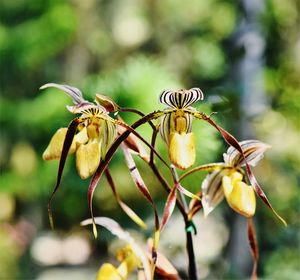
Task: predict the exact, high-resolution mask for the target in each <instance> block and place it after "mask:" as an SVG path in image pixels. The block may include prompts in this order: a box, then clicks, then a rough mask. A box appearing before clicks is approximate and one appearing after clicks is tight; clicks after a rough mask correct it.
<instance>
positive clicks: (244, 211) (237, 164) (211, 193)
mask: <svg viewBox="0 0 300 280" xmlns="http://www.w3.org/2000/svg"><path fill="white" fill-rule="evenodd" d="M239 144H240V146H241V148H242V150H243V152H244V155H245V158H246V160H247V162H248V164H249V165H251V166H256V165H257V163H258V162H259V161H260V160H261V159H262V158H263V155H264V152H265V151H266V150H267V149H268V148H270V146H269V145H267V144H265V143H262V142H260V141H258V140H246V141H242V142H240V143H239ZM223 158H224V162H218V163H212V164H207V165H202V166H199V167H196V168H195V169H193V170H190V171H189V172H188V173H187V174H190V173H193V172H195V171H210V173H209V174H208V175H207V176H206V177H205V179H204V180H203V182H202V186H201V189H202V201H201V202H202V206H203V211H204V215H205V216H207V215H208V214H209V213H211V211H213V210H214V209H215V207H216V206H217V205H218V204H219V203H220V202H221V201H222V200H223V198H224V197H225V199H226V200H227V203H228V205H229V206H230V207H231V208H232V209H233V210H234V211H236V212H237V213H239V214H240V215H242V216H245V217H247V218H250V217H252V216H253V215H254V214H255V210H256V198H255V191H254V188H253V186H251V185H248V183H247V181H246V176H245V172H244V170H243V167H244V166H245V159H244V158H243V157H242V155H241V154H240V152H239V151H237V150H236V149H235V148H233V147H229V148H228V150H227V152H226V153H224V154H223ZM187 174H185V175H184V176H183V177H185V176H187ZM181 179H182V178H181Z"/></svg>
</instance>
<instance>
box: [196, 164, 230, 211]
mask: <svg viewBox="0 0 300 280" xmlns="http://www.w3.org/2000/svg"><path fill="white" fill-rule="evenodd" d="M227 172H228V171H227V170H225V169H221V170H216V171H213V172H212V173H210V174H208V175H207V176H206V177H205V179H204V181H203V182H202V186H201V188H202V206H203V211H204V216H205V217H207V216H208V214H209V213H210V212H211V211H213V210H214V209H215V207H216V206H217V205H218V204H219V203H220V202H221V201H222V199H223V198H224V192H223V189H222V178H223V176H224V175H225V174H227Z"/></svg>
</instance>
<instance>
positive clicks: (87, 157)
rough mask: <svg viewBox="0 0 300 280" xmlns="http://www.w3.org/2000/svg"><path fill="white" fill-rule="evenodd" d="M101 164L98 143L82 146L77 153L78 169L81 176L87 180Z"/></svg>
mask: <svg viewBox="0 0 300 280" xmlns="http://www.w3.org/2000/svg"><path fill="white" fill-rule="evenodd" d="M99 163H100V149H99V143H98V142H97V141H93V142H89V143H87V144H85V145H80V146H79V148H78V149H77V151H76V167H77V171H78V174H79V176H80V177H81V178H82V179H86V178H88V177H90V176H91V175H93V174H94V173H95V171H96V169H97V167H98V165H99Z"/></svg>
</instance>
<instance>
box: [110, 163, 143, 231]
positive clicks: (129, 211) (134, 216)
mask: <svg viewBox="0 0 300 280" xmlns="http://www.w3.org/2000/svg"><path fill="white" fill-rule="evenodd" d="M105 175H106V179H107V181H108V184H109V186H110V187H111V189H112V192H113V194H114V196H115V198H116V200H117V202H118V203H119V205H120V207H121V208H122V209H123V211H124V212H125V213H126V214H127V215H128V216H129V217H130V218H131V219H132V220H133V221H134V222H135V223H136V224H137V225H139V226H140V227H141V228H143V229H146V228H147V225H146V224H145V223H144V221H143V220H142V219H141V218H140V217H139V216H138V215H137V214H136V213H135V212H134V211H133V210H132V209H131V208H130V207H129V206H128V205H127V204H126V203H124V202H123V201H122V200H121V197H120V195H119V194H118V193H117V190H116V186H115V183H114V180H113V178H112V176H111V173H110V171H109V169H108V168H107V169H106V170H105Z"/></svg>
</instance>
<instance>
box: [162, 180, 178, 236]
mask: <svg viewBox="0 0 300 280" xmlns="http://www.w3.org/2000/svg"><path fill="white" fill-rule="evenodd" d="M176 190H177V184H175V186H174V187H173V189H172V190H171V191H170V193H169V195H168V198H167V201H166V204H165V207H164V212H163V217H162V220H161V225H160V231H162V230H163V228H164V227H165V225H166V224H167V223H168V221H169V219H170V217H171V215H172V213H173V211H174V208H175V204H176Z"/></svg>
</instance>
